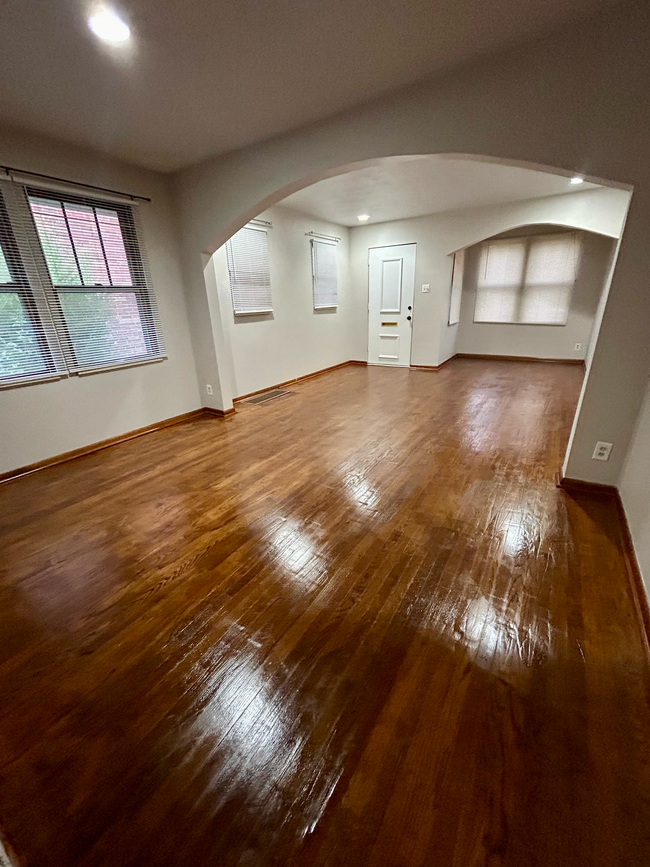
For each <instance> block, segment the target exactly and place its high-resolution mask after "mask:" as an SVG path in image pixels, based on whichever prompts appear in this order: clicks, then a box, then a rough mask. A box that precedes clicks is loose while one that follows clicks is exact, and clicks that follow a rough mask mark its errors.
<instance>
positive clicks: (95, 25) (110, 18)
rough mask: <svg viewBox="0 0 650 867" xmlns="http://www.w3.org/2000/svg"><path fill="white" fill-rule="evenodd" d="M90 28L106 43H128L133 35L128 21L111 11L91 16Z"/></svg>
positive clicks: (103, 11) (102, 10)
mask: <svg viewBox="0 0 650 867" xmlns="http://www.w3.org/2000/svg"><path fill="white" fill-rule="evenodd" d="M88 26H89V27H90V29H91V30H92V32H93V33H94V34H95V36H99V38H100V39H103V40H104V42H113V43H118V42H126V40H127V39H128V38H129V37H130V35H131V29H130V28H129V25H128V24H127V23H126V21H122V19H121V18H120V17H119V15H117V14H116V13H115V12H113V11H112V10H111V9H107V8H104V9H100V10H99V11H97V12H95V13H94V14H93V15H91V16H90V18H89V19H88Z"/></svg>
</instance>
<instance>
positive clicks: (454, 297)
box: [447, 250, 465, 325]
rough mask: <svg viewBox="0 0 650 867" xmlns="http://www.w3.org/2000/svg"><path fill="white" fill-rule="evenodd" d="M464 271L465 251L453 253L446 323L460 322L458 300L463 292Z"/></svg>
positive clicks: (456, 323) (454, 323) (455, 323)
mask: <svg viewBox="0 0 650 867" xmlns="http://www.w3.org/2000/svg"><path fill="white" fill-rule="evenodd" d="M464 271H465V251H464V250H458V251H457V252H456V253H454V261H453V265H452V270H451V292H450V293H449V318H448V320H447V324H448V325H458V323H459V322H460V301H461V298H462V294H463V274H464Z"/></svg>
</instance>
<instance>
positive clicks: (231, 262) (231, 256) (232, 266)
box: [224, 222, 274, 316]
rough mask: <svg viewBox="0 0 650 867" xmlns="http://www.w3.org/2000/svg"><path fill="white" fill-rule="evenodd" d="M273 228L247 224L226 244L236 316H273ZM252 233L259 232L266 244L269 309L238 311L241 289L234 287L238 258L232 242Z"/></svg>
mask: <svg viewBox="0 0 650 867" xmlns="http://www.w3.org/2000/svg"><path fill="white" fill-rule="evenodd" d="M270 228H272V226H271V224H270V223H264V224H261V223H260V224H257V223H255V222H249V223H246V225H245V226H242V227H241V229H238V230H237V231H236V232H234V233H233V234H232V235H231V236H230V238H228V240H227V241H226V243H225V245H224V246H225V249H226V267H227V270H228V284H229V287H230V301H231V305H232V312H233V315H234V316H270V315H273V313H274V309H273V286H272V283H271V257H270V254H269V235H268V229H270ZM244 231H250V232H259V233H260V234H262V235H263V236H264V239H265V240H264V244H265V256H266V265H267V270H268V282H269V285H268V307H257V308H253V309H250V310H244V309H238V307H237V301H236V293H237V292H241V291H242V290H241V289H238V287H237V286H235V285H233V284H234V280H233V275H235V269H236V267H237V262H236V256H235V254H234V251H233V246H232V241H233V238H235V237H236V236H237V235H238V234H240V232H244Z"/></svg>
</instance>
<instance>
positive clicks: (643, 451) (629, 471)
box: [620, 384, 650, 595]
mask: <svg viewBox="0 0 650 867" xmlns="http://www.w3.org/2000/svg"><path fill="white" fill-rule="evenodd" d="M620 492H621V499H622V500H623V505H624V507H625V513H626V515H627V519H628V523H629V525H630V531H631V533H632V539H633V540H634V547H635V549H636V556H637V559H638V562H639V566H640V569H641V574H642V575H643V582H644V584H645V588H646V593H648V595H650V384H649V386H648V388H647V390H646V394H645V399H644V401H643V406H642V409H641V413H640V414H639V418H638V421H637V425H636V430H635V432H634V437H633V440H632V444H631V446H630V450H629V453H628V455H627V459H626V461H625V466H624V468H623V474H622V476H621V484H620Z"/></svg>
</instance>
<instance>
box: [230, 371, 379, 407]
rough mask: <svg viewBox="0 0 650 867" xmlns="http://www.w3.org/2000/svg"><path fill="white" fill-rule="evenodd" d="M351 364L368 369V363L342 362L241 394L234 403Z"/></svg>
mask: <svg viewBox="0 0 650 867" xmlns="http://www.w3.org/2000/svg"><path fill="white" fill-rule="evenodd" d="M351 364H357V365H361V366H362V367H366V366H367V365H368V362H367V361H342V362H341V363H340V364H333V365H332V366H331V367H323V368H322V369H321V370H315V371H314V372H313V373H306V374H305V375H304V376H295V377H294V378H293V379H286V380H285V381H284V382H276V383H275V385H267V386H266V388H258V390H257V391H249V392H248V393H247V394H240V395H238V396H237V397H235V398H233V403H239V401H241V400H246V399H247V398H249V397H255V395H256V394H264V392H265V391H272V390H273V389H274V388H284V387H285V386H286V385H296V384H297V383H299V382H305V381H306V380H308V379H313V378H314V377H315V376H322V375H323V374H324V373H331V372H332V371H333V370H340V369H341V368H342V367H349V366H350V365H351Z"/></svg>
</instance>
